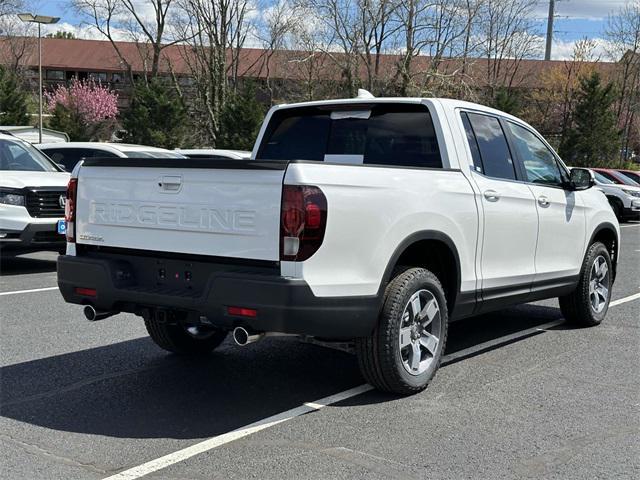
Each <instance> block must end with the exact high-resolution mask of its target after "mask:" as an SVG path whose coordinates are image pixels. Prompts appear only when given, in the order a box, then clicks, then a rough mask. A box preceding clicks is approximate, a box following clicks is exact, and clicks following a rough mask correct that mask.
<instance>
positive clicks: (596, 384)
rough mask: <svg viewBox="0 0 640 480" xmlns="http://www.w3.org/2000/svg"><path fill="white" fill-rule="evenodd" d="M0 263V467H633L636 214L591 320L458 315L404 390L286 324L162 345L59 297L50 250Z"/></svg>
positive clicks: (615, 470)
mask: <svg viewBox="0 0 640 480" xmlns="http://www.w3.org/2000/svg"><path fill="white" fill-rule="evenodd" d="M1 269H2V278H1V279H0V291H1V292H2V293H1V294H0V314H1V323H0V335H1V337H0V338H1V361H2V369H1V374H0V375H1V382H2V389H1V418H0V449H1V450H2V451H3V455H2V462H3V465H2V468H1V472H0V473H1V475H0V476H1V477H2V478H7V479H16V478H29V479H52V478H56V479H57V478H62V479H74V478H107V477H111V476H114V475H117V474H119V473H120V472H124V473H122V474H121V475H118V476H117V477H115V478H121V479H124V478H129V479H133V478H139V477H141V476H144V478H175V479H205V478H206V479H214V478H215V479H230V478H266V479H280V478H360V477H362V478H397V479H414V478H424V479H440V478H451V479H461V478H483V479H487V478H563V479H566V478H581V479H583V478H607V479H609V478H640V294H639V292H640V223H627V224H625V225H624V226H623V228H622V256H621V259H620V262H619V270H618V277H617V280H616V284H615V287H614V295H613V298H614V302H613V303H612V306H611V307H610V310H609V314H608V317H607V319H606V320H605V322H604V323H603V324H602V325H601V326H599V327H596V328H590V329H575V328H572V327H570V326H567V325H565V324H563V323H562V319H561V315H560V312H559V310H558V308H557V302H556V301H545V302H537V303H535V304H529V305H526V306H522V307H518V308H511V309H509V310H505V311H502V312H497V313H492V314H488V315H485V316H482V317H478V318H473V319H469V320H465V321H462V322H458V323H456V324H454V325H453V326H452V329H451V332H450V340H449V344H448V348H447V355H446V357H445V360H446V361H445V364H444V365H443V367H442V368H441V370H440V372H439V373H438V375H437V376H436V378H435V380H434V381H433V383H432V384H431V385H430V386H429V388H427V390H426V391H424V392H422V393H420V394H417V395H414V396H411V397H406V398H400V397H396V396H392V395H387V394H381V393H378V392H375V391H367V387H366V386H362V384H363V380H362V379H361V377H360V374H359V372H358V367H357V363H356V359H355V357H353V356H352V355H350V354H348V353H345V352H341V351H338V350H334V349H327V348H323V347H320V346H317V345H311V344H305V343H302V342H299V341H297V340H295V339H291V338H269V339H265V340H264V341H261V342H258V343H255V344H252V345H249V346H247V347H244V348H240V347H237V346H235V345H232V344H231V342H230V341H227V343H226V344H225V345H224V346H223V347H222V348H220V349H219V350H217V351H216V352H215V353H213V354H212V355H211V356H210V357H207V358H206V359H204V360H202V359H200V360H193V359H187V358H181V357H178V356H173V355H168V354H166V353H165V352H164V351H162V350H160V349H158V348H157V347H156V346H155V345H154V344H153V343H152V342H151V340H150V339H149V338H148V337H147V335H146V331H145V329H144V325H143V323H142V321H141V320H140V319H138V318H137V317H134V316H131V315H124V314H123V315H118V316H116V317H113V318H110V319H107V320H104V321H101V322H96V323H90V322H87V321H86V320H85V319H84V317H83V315H82V311H81V308H79V307H78V306H75V305H70V304H66V303H64V302H63V300H62V298H61V297H60V294H59V292H58V291H57V289H56V288H55V285H56V274H55V256H54V254H51V253H40V254H32V255H29V256H24V257H18V258H15V259H5V260H3V262H2V265H1ZM361 386H362V387H361ZM357 387H360V388H359V389H356V390H352V389H354V388H357ZM343 392H346V393H343ZM358 392H364V393H361V394H357V393H358ZM341 393H342V394H341ZM335 394H341V395H339V396H338V397H332V398H329V399H326V397H329V396H332V395H335ZM336 400H338V401H337V402H336ZM325 405H327V406H326V407H325ZM323 407H324V408H323ZM273 416H275V417H274V418H270V417H273ZM265 419H266V420H265ZM252 424H253V425H252ZM247 426H249V428H247ZM234 430H237V431H236V432H234V433H229V432H232V431H234ZM254 432H255V433H254ZM190 447H193V448H190ZM158 459H159V460H158Z"/></svg>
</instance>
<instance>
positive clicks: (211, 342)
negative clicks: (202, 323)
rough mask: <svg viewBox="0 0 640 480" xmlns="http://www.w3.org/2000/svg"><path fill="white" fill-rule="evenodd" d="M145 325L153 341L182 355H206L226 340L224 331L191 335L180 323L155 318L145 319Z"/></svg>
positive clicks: (210, 331)
mask: <svg viewBox="0 0 640 480" xmlns="http://www.w3.org/2000/svg"><path fill="white" fill-rule="evenodd" d="M144 324H145V326H146V327H147V332H149V336H150V337H151V339H152V340H153V341H154V342H155V343H156V345H158V346H159V347H160V348H163V349H164V350H167V351H169V352H172V353H177V354H181V355H205V354H207V353H210V352H211V351H212V350H213V349H215V348H216V347H218V346H219V345H220V344H221V343H222V342H223V341H224V339H225V338H226V336H227V332H226V331H224V330H217V329H216V330H214V329H211V330H209V331H208V332H207V333H206V334H203V335H201V336H194V335H191V334H190V333H189V332H187V331H186V329H185V327H184V326H182V325H181V324H179V323H167V322H160V321H158V320H157V319H156V318H155V317H151V318H145V320H144Z"/></svg>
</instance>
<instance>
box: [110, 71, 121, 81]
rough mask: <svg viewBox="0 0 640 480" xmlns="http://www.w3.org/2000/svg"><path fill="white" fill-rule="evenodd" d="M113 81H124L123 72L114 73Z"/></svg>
mask: <svg viewBox="0 0 640 480" xmlns="http://www.w3.org/2000/svg"><path fill="white" fill-rule="evenodd" d="M111 81H112V82H113V83H122V74H121V73H112V74H111Z"/></svg>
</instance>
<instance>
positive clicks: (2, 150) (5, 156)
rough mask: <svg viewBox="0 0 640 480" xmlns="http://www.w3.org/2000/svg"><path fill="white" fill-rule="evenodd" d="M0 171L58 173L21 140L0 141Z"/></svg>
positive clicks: (45, 159) (35, 150) (47, 160)
mask: <svg viewBox="0 0 640 480" xmlns="http://www.w3.org/2000/svg"><path fill="white" fill-rule="evenodd" d="M0 170H12V171H27V172H59V171H60V170H59V169H58V168H56V166H55V165H54V164H53V162H51V160H49V159H48V158H47V157H46V156H45V155H44V154H43V153H42V152H40V151H39V150H37V149H36V148H35V147H33V146H32V145H31V144H29V143H27V142H23V141H21V140H7V139H0Z"/></svg>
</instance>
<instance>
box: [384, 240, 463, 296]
mask: <svg viewBox="0 0 640 480" xmlns="http://www.w3.org/2000/svg"><path fill="white" fill-rule="evenodd" d="M424 240H436V241H440V242H442V243H444V244H445V245H447V247H448V248H449V250H451V252H452V253H453V257H454V260H455V263H456V279H455V292H453V293H454V297H453V305H455V303H456V301H457V299H458V297H459V295H460V284H461V281H462V275H461V271H460V255H459V253H458V249H457V247H456V244H455V243H454V242H453V240H452V239H451V237H449V235H447V234H446V233H442V232H440V231H438V230H420V231H418V232H414V233H412V234H411V235H409V236H408V237H407V238H405V239H404V240H403V241H402V242H400V244H399V245H398V246H397V247H396V249H395V250H394V251H393V254H392V255H391V257H390V258H389V260H388V262H387V266H386V268H385V270H384V274H383V276H382V280H381V282H380V286H379V287H378V294H377V295H378V298H380V299H382V298H383V294H384V289H385V288H386V286H387V285H388V284H389V282H390V281H391V275H392V274H393V269H394V268H395V266H396V264H397V262H398V260H399V259H400V257H401V256H402V254H403V253H404V252H405V251H406V250H407V249H408V248H409V247H410V246H411V245H413V244H414V243H416V242H420V241H424Z"/></svg>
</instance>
